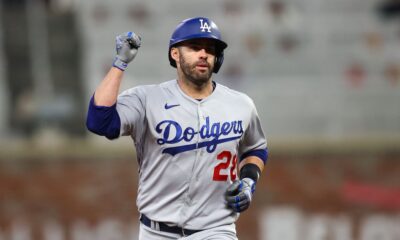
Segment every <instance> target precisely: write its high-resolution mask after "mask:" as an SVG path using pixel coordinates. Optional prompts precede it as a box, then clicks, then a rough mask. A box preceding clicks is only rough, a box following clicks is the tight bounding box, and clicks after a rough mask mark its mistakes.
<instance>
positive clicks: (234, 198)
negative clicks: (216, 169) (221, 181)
mask: <svg viewBox="0 0 400 240" xmlns="http://www.w3.org/2000/svg"><path fill="white" fill-rule="evenodd" d="M255 189H256V183H255V182H254V181H253V179H251V178H243V179H241V180H236V181H235V182H233V183H232V184H231V185H230V186H229V187H228V189H227V190H226V194H225V199H226V202H227V205H228V207H230V208H232V209H233V211H235V212H243V211H244V210H246V209H247V208H249V206H250V203H251V200H252V197H253V193H254V191H255Z"/></svg>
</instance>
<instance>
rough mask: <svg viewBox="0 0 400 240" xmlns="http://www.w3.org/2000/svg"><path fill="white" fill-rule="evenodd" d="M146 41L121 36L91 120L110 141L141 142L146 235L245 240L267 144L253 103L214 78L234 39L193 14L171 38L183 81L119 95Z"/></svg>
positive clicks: (143, 239) (150, 239)
mask: <svg viewBox="0 0 400 240" xmlns="http://www.w3.org/2000/svg"><path fill="white" fill-rule="evenodd" d="M140 45H141V38H140V37H139V36H138V35H137V34H135V33H133V32H127V33H125V34H122V35H119V36H117V38H116V57H115V60H114V62H113V65H112V67H111V69H110V70H109V72H108V73H107V75H106V76H105V78H104V79H103V81H102V82H101V83H100V85H99V86H98V87H97V89H96V91H95V93H94V95H93V97H92V98H91V100H90V104H89V110H88V115H87V123H86V124H87V127H88V129H89V130H90V131H92V132H94V133H96V134H98V135H101V136H105V137H107V138H109V139H115V138H118V137H119V136H130V137H131V138H132V139H133V142H134V144H135V147H136V152H137V160H138V163H139V184H138V196H137V201H136V203H137V206H138V210H139V212H140V214H141V216H140V231H139V239H140V240H161V239H163V240H164V239H195V240H198V239H218V240H224V239H227V240H228V239H237V236H236V230H235V221H236V220H237V219H238V217H239V213H240V212H242V211H244V210H246V209H247V208H248V207H249V205H250V203H251V200H252V196H253V194H254V190H255V186H256V183H257V180H258V179H259V177H260V173H261V172H262V170H263V168H264V164H265V162H266V160H267V144H266V139H265V137H264V133H263V131H262V129H261V124H260V121H259V118H258V115H257V111H256V108H255V106H254V103H253V101H252V100H251V99H250V98H249V97H248V96H246V95H245V94H243V93H240V92H237V91H234V90H232V89H229V88H228V87H225V86H223V85H221V84H219V83H216V82H215V81H213V80H212V74H213V73H217V72H218V70H219V69H220V67H221V65H222V63H223V60H224V49H225V48H226V47H227V44H226V43H225V42H224V41H223V40H222V38H221V34H220V31H219V29H218V27H217V25H216V24H215V23H214V22H213V21H211V20H210V19H208V18H205V17H196V18H190V19H186V20H184V21H182V22H181V23H180V24H179V25H178V26H177V27H176V29H175V31H174V32H173V34H172V37H171V39H170V42H169V51H168V57H169V61H170V64H171V65H172V66H173V67H175V68H176V69H177V78H176V79H174V80H170V81H166V82H163V83H161V84H157V85H146V86H137V87H134V88H131V89H128V90H126V91H124V92H123V93H122V94H120V95H119V96H118V92H119V88H120V83H121V81H122V78H123V73H124V71H125V70H126V69H127V67H128V64H129V63H130V62H131V61H132V60H133V59H134V58H135V56H136V54H137V52H138V48H139V47H140ZM237 169H238V171H237Z"/></svg>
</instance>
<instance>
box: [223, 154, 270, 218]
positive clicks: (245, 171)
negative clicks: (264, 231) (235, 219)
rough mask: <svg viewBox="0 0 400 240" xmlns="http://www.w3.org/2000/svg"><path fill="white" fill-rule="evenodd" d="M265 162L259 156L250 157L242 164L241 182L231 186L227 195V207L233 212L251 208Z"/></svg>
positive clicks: (237, 181) (240, 168)
mask: <svg viewBox="0 0 400 240" xmlns="http://www.w3.org/2000/svg"><path fill="white" fill-rule="evenodd" d="M264 162H265V160H264V159H261V158H260V157H258V156H248V157H246V158H245V159H243V160H242V161H241V162H240V164H239V180H236V181H235V182H233V183H232V184H231V185H230V186H229V188H228V189H227V191H226V195H225V199H226V201H227V206H228V207H229V208H231V209H232V210H233V211H235V212H242V211H244V210H246V209H248V208H249V207H250V203H251V201H252V199H253V194H254V192H255V189H256V184H257V181H258V179H259V178H260V176H261V173H262V171H263V170H264Z"/></svg>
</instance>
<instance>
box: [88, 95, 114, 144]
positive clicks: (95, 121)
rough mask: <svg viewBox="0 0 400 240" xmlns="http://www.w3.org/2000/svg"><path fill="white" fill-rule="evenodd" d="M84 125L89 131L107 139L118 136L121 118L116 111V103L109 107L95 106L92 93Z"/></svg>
mask: <svg viewBox="0 0 400 240" xmlns="http://www.w3.org/2000/svg"><path fill="white" fill-rule="evenodd" d="M86 127H87V129H88V130H89V131H91V132H93V133H95V134H97V135H100V136H105V137H106V138H108V139H115V138H118V137H119V135H120V129H121V120H120V118H119V115H118V112H117V104H114V105H112V106H110V107H105V106H96V105H95V103H94V95H93V96H92V98H91V99H90V102H89V109H88V113H87V118H86Z"/></svg>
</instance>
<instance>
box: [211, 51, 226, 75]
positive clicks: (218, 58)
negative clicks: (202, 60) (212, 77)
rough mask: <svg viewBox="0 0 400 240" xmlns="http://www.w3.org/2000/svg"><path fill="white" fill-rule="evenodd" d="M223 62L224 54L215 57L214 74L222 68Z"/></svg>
mask: <svg viewBox="0 0 400 240" xmlns="http://www.w3.org/2000/svg"><path fill="white" fill-rule="evenodd" d="M223 62H224V52H223V51H221V52H220V53H219V54H218V55H217V56H216V57H215V64H214V70H213V72H214V73H218V71H219V69H220V68H221V66H222V63H223Z"/></svg>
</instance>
